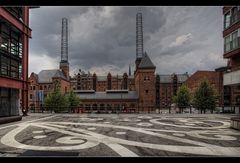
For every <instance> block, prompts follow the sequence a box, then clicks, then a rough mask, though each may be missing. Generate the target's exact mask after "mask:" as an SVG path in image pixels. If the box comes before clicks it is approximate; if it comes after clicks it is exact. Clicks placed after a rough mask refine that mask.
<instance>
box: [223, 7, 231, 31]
mask: <svg viewBox="0 0 240 163" xmlns="http://www.w3.org/2000/svg"><path fill="white" fill-rule="evenodd" d="M230 17H231V13H230V11H229V12H227V13H226V14H225V15H224V29H226V28H228V27H229V26H230Z"/></svg>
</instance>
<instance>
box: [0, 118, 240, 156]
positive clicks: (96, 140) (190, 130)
mask: <svg viewBox="0 0 240 163" xmlns="http://www.w3.org/2000/svg"><path fill="white" fill-rule="evenodd" d="M56 116H58V115H54V116H51V117H44V118H41V119H37V120H31V121H26V122H23V123H18V124H15V125H14V126H15V128H13V129H11V130H10V131H9V132H7V133H6V134H5V135H3V136H2V137H1V138H0V142H1V143H2V144H4V145H5V146H9V147H13V148H17V149H23V150H36V151H75V150H77V151H78V150H83V149H86V150H87V149H89V148H93V147H96V146H98V145H99V144H100V143H103V144H105V145H106V146H108V147H109V148H110V149H111V150H113V151H114V152H116V153H117V154H118V155H119V156H127V157H137V156H139V154H138V153H135V152H134V151H132V150H130V149H129V148H127V146H132V147H139V148H148V149H154V150H159V151H166V152H175V153H179V154H181V153H184V154H196V155H207V156H209V155H212V156H240V146H234V147H231V146H222V145H220V144H219V145H216V144H212V143H210V142H209V143H207V142H206V141H202V140H209V141H213V140H216V141H238V140H239V137H240V132H238V131H235V130H232V129H229V126H230V123H229V121H228V119H225V120H221V121H220V120H219V119H217V118H216V119H214V118H213V116H209V117H203V118H202V119H199V118H198V119H196V118H194V117H187V118H184V117H181V118H178V117H177V116H175V117H174V116H169V117H153V116H148V115H143V116H137V117H134V116H129V117H126V118H123V119H122V121H123V122H122V123H124V125H123V124H119V121H118V119H115V118H113V120H111V121H109V119H107V121H105V120H106V118H104V116H103V118H102V117H101V115H100V116H99V117H90V118H89V117H79V121H81V122H71V121H64V119H63V121H51V118H54V117H56ZM72 116H73V117H74V116H75V115H72ZM68 117H70V118H71V116H69V115H68ZM136 118H138V119H139V121H141V119H142V120H143V119H144V121H145V122H141V123H139V121H137V120H138V119H136ZM45 120H48V121H45ZM102 120H104V122H99V121H102ZM169 121H171V123H169ZM115 122H118V123H117V124H115ZM125 122H131V123H133V122H135V125H133V124H131V125H129V126H128V125H126V124H125ZM208 122H209V123H208ZM210 123H211V124H210ZM198 124H199V125H200V124H201V125H206V126H207V127H204V126H199V125H198ZM213 124H214V125H213ZM9 126H11V125H9ZM69 126H71V127H69ZM153 126H155V127H157V128H152V127H153ZM165 126H169V127H171V129H164V128H163V127H165ZM12 127H13V126H12ZM31 127H35V128H36V127H37V128H39V129H38V130H33V131H32V134H33V136H32V137H33V138H34V139H38V140H43V141H44V140H45V138H47V137H48V135H44V132H43V130H49V131H52V132H57V133H61V134H63V135H64V136H62V137H60V138H57V139H56V140H55V142H56V143H59V144H62V145H60V146H59V145H58V146H51V145H49V146H42V145H40V144H39V145H31V144H24V143H23V142H21V141H20V140H16V135H18V134H20V133H22V132H23V131H25V130H26V129H29V128H31ZM82 127H85V128H86V129H84V128H82ZM158 127H159V128H158ZM4 128H7V126H5V127H4ZM103 128H108V129H111V130H113V131H115V134H116V135H127V134H128V132H127V131H131V133H135V135H136V136H137V135H139V134H141V135H145V136H146V137H148V138H149V142H141V141H136V140H126V139H124V138H118V137H114V136H108V135H106V134H100V133H98V132H97V131H98V130H100V131H101V129H103ZM0 129H1V127H0ZM97 129H98V130H97ZM66 135H67V136H66ZM186 136H188V138H187V137H186ZM151 137H158V138H161V139H165V140H167V141H170V142H179V143H185V144H186V145H179V144H176V145H170V144H166V143H164V142H157V143H156V142H151ZM189 137H192V138H194V139H189ZM0 146H1V144H0Z"/></svg>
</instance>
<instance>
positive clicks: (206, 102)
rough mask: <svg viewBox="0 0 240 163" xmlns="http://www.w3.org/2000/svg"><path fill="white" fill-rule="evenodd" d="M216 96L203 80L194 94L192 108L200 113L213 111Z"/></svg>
mask: <svg viewBox="0 0 240 163" xmlns="http://www.w3.org/2000/svg"><path fill="white" fill-rule="evenodd" d="M216 100H217V96H216V95H215V92H214V89H213V88H212V87H211V86H210V85H209V84H208V82H207V80H203V81H202V82H201V84H200V86H199V88H198V89H197V90H196V91H195V94H194V100H193V103H194V106H195V107H196V108H197V109H199V110H201V113H202V112H203V111H204V113H206V110H211V113H213V110H214V109H215V108H216Z"/></svg>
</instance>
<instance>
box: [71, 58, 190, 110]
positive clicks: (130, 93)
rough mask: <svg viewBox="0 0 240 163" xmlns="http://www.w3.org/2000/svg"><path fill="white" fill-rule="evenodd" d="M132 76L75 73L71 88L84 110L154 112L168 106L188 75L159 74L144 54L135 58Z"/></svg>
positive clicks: (125, 74)
mask: <svg viewBox="0 0 240 163" xmlns="http://www.w3.org/2000/svg"><path fill="white" fill-rule="evenodd" d="M137 62H139V63H137V64H136V70H135V72H134V75H130V74H131V72H129V74H128V75H127V73H124V74H123V75H122V76H120V75H115V76H113V75H111V73H108V75H107V76H97V74H95V73H93V75H92V74H91V73H84V72H79V73H78V74H77V75H76V76H74V77H73V78H72V80H71V83H72V84H71V85H72V86H73V87H72V88H73V89H74V90H75V93H76V94H77V95H78V96H79V97H80V99H81V105H80V107H81V108H84V109H85V111H86V112H95V111H101V112H109V111H112V112H117V111H131V110H135V111H140V112H141V111H145V112H148V111H149V112H150V111H155V110H156V109H166V108H169V107H170V106H171V104H172V103H173V102H172V98H173V96H174V95H176V91H177V89H178V87H180V86H181V85H182V84H183V82H185V81H186V80H187V79H188V77H189V76H188V74H187V73H184V74H169V75H159V74H156V73H155V66H154V64H153V63H152V61H151V59H150V58H149V56H148V54H147V53H145V54H144V55H143V57H141V58H138V61H137Z"/></svg>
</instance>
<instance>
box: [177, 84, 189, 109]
mask: <svg viewBox="0 0 240 163" xmlns="http://www.w3.org/2000/svg"><path fill="white" fill-rule="evenodd" d="M190 100H191V94H190V91H189V89H188V87H187V86H186V85H184V84H183V85H182V86H181V87H180V88H178V90H177V94H176V96H174V97H173V101H174V102H175V103H176V104H177V106H178V108H179V109H180V112H182V111H183V109H185V108H187V107H188V106H189V105H190Z"/></svg>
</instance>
